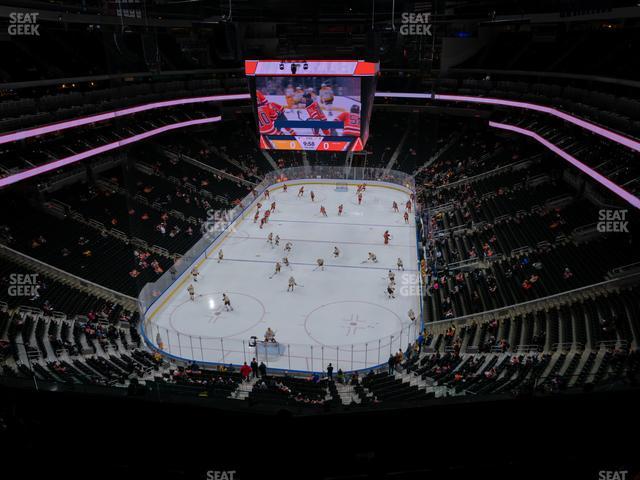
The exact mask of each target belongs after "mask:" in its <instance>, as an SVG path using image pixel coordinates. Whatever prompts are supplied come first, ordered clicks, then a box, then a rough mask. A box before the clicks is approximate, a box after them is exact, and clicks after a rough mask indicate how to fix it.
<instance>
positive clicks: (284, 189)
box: [282, 183, 287, 193]
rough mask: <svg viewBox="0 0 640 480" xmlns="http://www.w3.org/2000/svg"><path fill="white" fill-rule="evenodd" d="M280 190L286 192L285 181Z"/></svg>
mask: <svg viewBox="0 0 640 480" xmlns="http://www.w3.org/2000/svg"><path fill="white" fill-rule="evenodd" d="M282 191H283V192H284V193H287V184H286V183H285V184H283V185H282Z"/></svg>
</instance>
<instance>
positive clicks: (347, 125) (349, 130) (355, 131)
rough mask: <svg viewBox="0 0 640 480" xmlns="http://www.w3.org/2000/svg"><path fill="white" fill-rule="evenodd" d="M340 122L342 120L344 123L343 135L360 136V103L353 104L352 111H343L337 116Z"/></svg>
mask: <svg viewBox="0 0 640 480" xmlns="http://www.w3.org/2000/svg"><path fill="white" fill-rule="evenodd" d="M336 120H337V121H338V122H342V124H343V125H344V127H343V130H342V135H343V136H345V137H359V136H360V107H359V106H358V105H351V111H350V112H342V113H341V114H340V115H338V117H337V118H336Z"/></svg>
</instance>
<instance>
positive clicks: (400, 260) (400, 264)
mask: <svg viewBox="0 0 640 480" xmlns="http://www.w3.org/2000/svg"><path fill="white" fill-rule="evenodd" d="M397 265H398V270H403V271H404V264H403V263H402V259H401V258H400V257H398V263H397Z"/></svg>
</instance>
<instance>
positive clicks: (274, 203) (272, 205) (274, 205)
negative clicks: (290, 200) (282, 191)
mask: <svg viewBox="0 0 640 480" xmlns="http://www.w3.org/2000/svg"><path fill="white" fill-rule="evenodd" d="M271 211H272V212H275V211H276V202H271Z"/></svg>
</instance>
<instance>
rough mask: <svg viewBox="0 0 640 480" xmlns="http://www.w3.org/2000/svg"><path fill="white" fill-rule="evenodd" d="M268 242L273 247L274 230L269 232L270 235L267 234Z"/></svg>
mask: <svg viewBox="0 0 640 480" xmlns="http://www.w3.org/2000/svg"><path fill="white" fill-rule="evenodd" d="M267 243H268V244H269V245H271V248H273V232H269V235H268V236H267Z"/></svg>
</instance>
